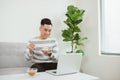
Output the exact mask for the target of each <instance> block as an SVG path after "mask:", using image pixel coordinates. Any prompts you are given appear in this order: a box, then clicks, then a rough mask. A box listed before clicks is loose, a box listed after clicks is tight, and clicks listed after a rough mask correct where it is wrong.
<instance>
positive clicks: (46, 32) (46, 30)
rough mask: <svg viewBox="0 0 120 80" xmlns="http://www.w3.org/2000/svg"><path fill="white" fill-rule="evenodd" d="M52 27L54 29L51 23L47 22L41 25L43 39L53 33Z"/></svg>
mask: <svg viewBox="0 0 120 80" xmlns="http://www.w3.org/2000/svg"><path fill="white" fill-rule="evenodd" d="M51 29H52V26H51V25H47V24H44V25H41V27H40V32H41V37H42V38H43V39H46V38H48V37H49V36H50V34H51Z"/></svg>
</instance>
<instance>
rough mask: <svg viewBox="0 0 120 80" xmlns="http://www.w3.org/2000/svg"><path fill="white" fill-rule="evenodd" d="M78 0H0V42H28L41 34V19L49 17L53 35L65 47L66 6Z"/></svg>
mask: <svg viewBox="0 0 120 80" xmlns="http://www.w3.org/2000/svg"><path fill="white" fill-rule="evenodd" d="M76 1H77V0H0V42H27V41H28V40H29V39H31V38H33V37H35V36H38V35H39V30H38V29H39V25H40V20H41V19H42V18H44V17H48V18H50V19H51V20H52V23H53V30H52V36H53V37H55V38H56V39H57V40H58V42H59V43H60V47H61V48H63V47H64V46H62V45H63V43H62V37H61V30H62V29H63V28H66V27H65V26H66V25H65V24H64V23H63V21H64V20H65V18H66V17H65V12H66V8H67V6H68V5H70V4H74V5H76ZM58 35H59V36H58ZM66 46H67V44H66ZM61 48H60V49H61ZM66 49H67V48H66ZM60 51H62V52H66V51H63V50H60Z"/></svg>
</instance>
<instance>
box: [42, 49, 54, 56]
mask: <svg viewBox="0 0 120 80" xmlns="http://www.w3.org/2000/svg"><path fill="white" fill-rule="evenodd" d="M41 51H42V52H43V53H44V54H47V55H49V56H51V54H52V50H41Z"/></svg>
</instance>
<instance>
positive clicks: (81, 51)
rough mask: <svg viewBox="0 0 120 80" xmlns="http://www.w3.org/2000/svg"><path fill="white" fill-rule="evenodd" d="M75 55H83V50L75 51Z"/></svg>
mask: <svg viewBox="0 0 120 80" xmlns="http://www.w3.org/2000/svg"><path fill="white" fill-rule="evenodd" d="M76 53H80V54H82V55H84V51H83V50H77V51H76Z"/></svg>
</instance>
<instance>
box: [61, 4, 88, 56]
mask: <svg viewBox="0 0 120 80" xmlns="http://www.w3.org/2000/svg"><path fill="white" fill-rule="evenodd" d="M84 12H85V10H83V9H79V8H78V7H75V6H73V5H69V6H68V7H67V12H66V14H65V15H66V17H67V19H66V20H65V21H64V23H65V24H66V25H67V29H64V30H62V37H63V41H65V42H70V43H71V51H70V52H67V53H81V54H82V55H84V51H83V50H82V49H79V47H80V46H84V44H83V41H84V40H86V39H87V37H81V35H80V32H81V29H80V27H79V26H78V25H79V24H80V23H81V22H82V21H83V15H84Z"/></svg>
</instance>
